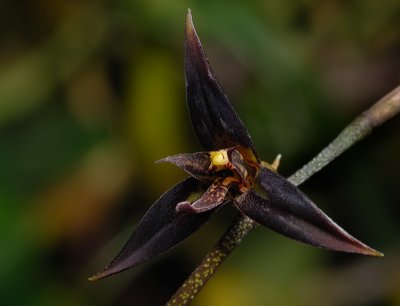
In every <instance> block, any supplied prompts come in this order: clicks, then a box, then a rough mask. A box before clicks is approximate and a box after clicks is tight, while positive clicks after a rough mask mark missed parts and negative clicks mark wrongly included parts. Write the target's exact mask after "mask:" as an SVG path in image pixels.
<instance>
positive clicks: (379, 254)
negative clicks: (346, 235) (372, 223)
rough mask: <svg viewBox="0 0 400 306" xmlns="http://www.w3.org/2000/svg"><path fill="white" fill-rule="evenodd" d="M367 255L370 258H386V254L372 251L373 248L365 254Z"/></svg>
mask: <svg viewBox="0 0 400 306" xmlns="http://www.w3.org/2000/svg"><path fill="white" fill-rule="evenodd" d="M365 255H368V256H375V257H384V256H385V254H383V253H381V252H379V251H377V250H374V249H372V248H368V250H367V252H366V253H365Z"/></svg>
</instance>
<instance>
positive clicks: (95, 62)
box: [0, 0, 400, 306]
mask: <svg viewBox="0 0 400 306" xmlns="http://www.w3.org/2000/svg"><path fill="white" fill-rule="evenodd" d="M187 7H190V8H191V9H192V12H193V16H194V21H195V24H196V27H197V31H198V33H199V35H200V37H201V39H202V42H203V45H204V47H205V50H206V52H207V54H208V57H209V59H210V62H211V64H212V65H213V66H214V70H215V72H216V74H217V76H218V78H219V80H220V82H221V84H222V86H223V87H224V88H225V90H226V92H227V93H228V94H229V96H230V98H231V100H232V102H233V103H234V105H235V107H236V109H237V111H238V113H239V114H240V116H241V117H242V119H243V121H244V122H245V124H246V126H247V127H248V129H249V131H250V133H251V134H252V136H253V140H254V142H255V144H256V146H257V148H258V151H259V154H260V156H262V157H263V158H264V159H265V160H269V161H271V160H272V159H273V158H274V157H275V155H276V154H278V153H282V154H283V160H282V165H281V168H280V171H281V173H282V174H284V175H286V176H288V175H290V174H291V173H293V172H294V171H295V170H297V169H298V168H299V167H300V166H301V165H303V164H304V163H305V162H307V161H308V160H309V159H310V158H311V157H312V156H314V155H315V154H316V153H317V152H318V151H319V150H320V149H322V148H323V147H324V146H325V145H327V144H328V143H329V141H331V140H332V139H333V138H334V137H335V136H336V135H337V134H338V133H339V131H341V129H342V128H343V127H344V126H345V125H346V124H347V123H349V122H350V121H351V120H352V119H353V118H354V117H355V116H356V115H357V114H359V113H360V112H362V111H363V110H365V109H366V108H367V107H368V106H370V105H372V103H373V102H374V101H376V100H377V99H378V98H380V97H381V96H383V95H384V94H386V93H387V92H388V91H389V90H391V89H392V88H394V87H395V86H396V85H398V84H399V81H400V2H399V1H397V0H393V1H389V0H385V1H375V0H368V1H366V0H358V1H335V0H328V1H313V0H308V1H289V0H284V1H266V0H263V1H261V0H259V1H240V2H239V1H237V2H234V1H215V0H214V1H204V0H202V1H163V0H149V1H136V0H116V1H105V0H104V1H78V0H68V1H50V0H36V1H34V0H26V1H11V0H6V1H1V3H0V16H1V18H0V46H1V47H0V241H1V247H0V262H1V265H0V304H1V305H40V306H47V305H59V306H64V305H68V306H80V305H96V306H102V305H163V303H164V302H165V301H166V300H167V299H168V298H169V297H170V296H171V294H172V293H173V292H174V291H175V290H176V289H177V288H178V286H179V285H180V283H181V282H182V281H183V280H184V279H185V278H186V277H187V276H188V275H189V274H190V272H191V271H192V270H193V269H194V268H195V266H196V264H197V263H198V262H199V261H200V260H201V258H202V256H203V255H204V254H205V253H206V252H207V251H208V250H209V249H210V247H211V246H212V245H213V244H214V243H215V242H216V241H217V239H218V238H219V236H220V235H221V234H222V233H223V232H224V230H225V228H226V227H227V226H228V224H229V223H230V222H231V220H232V217H233V215H234V211H233V209H230V208H228V207H227V208H224V209H223V210H221V211H220V212H219V213H218V214H217V216H215V218H213V219H212V220H211V221H210V222H209V223H208V224H207V225H206V226H205V227H204V228H202V229H201V230H200V231H199V232H197V233H196V234H195V235H193V236H192V237H191V238H190V239H188V240H187V241H185V242H184V243H182V244H180V245H179V246H178V247H176V248H175V249H173V250H171V251H169V252H167V253H165V254H164V255H162V256H160V257H158V258H157V259H155V260H153V261H151V262H149V263H147V264H144V265H142V266H140V267H138V268H136V269H134V270H131V271H128V272H125V273H123V274H120V275H118V276H114V277H111V278H109V279H106V280H103V281H99V282H96V283H89V282H88V281H87V277H88V276H89V275H91V274H93V273H95V272H97V271H99V270H101V269H102V268H103V267H104V266H105V265H106V264H108V263H109V261H110V260H111V259H112V258H113V257H114V256H115V255H116V254H117V252H118V251H119V250H120V248H121V247H122V246H123V244H124V243H125V241H126V240H127V239H128V237H129V235H130V233H131V232H132V231H133V228H134V226H135V224H136V223H137V222H138V221H139V219H140V218H141V216H142V215H143V214H144V212H145V211H146V210H147V209H148V208H149V206H150V205H151V204H152V203H153V202H154V201H155V200H156V199H157V198H158V196H159V195H160V194H162V193H163V192H164V191H165V190H166V189H167V188H169V187H170V186H172V185H173V184H175V183H176V182H177V181H179V180H180V179H182V178H183V177H185V174H184V173H183V172H182V171H180V170H179V169H175V168H174V167H172V166H170V165H155V164H154V161H155V160H157V159H160V158H162V157H164V156H167V155H173V154H177V153H180V152H194V151H198V150H199V149H200V148H199V145H198V143H197V141H196V139H195V138H194V134H193V132H192V128H191V126H190V122H189V120H188V114H187V110H186V105H185V103H186V102H185V92H184V76H183V40H184V21H185V15H186V10H187ZM399 173H400V119H399V118H394V119H393V120H391V121H390V122H388V123H386V124H385V125H384V126H382V127H380V128H379V129H377V130H376V131H374V133H373V134H372V135H371V136H370V137H368V138H367V139H366V140H364V141H363V142H361V143H359V144H357V145H356V146H355V147H354V148H352V149H351V150H350V151H348V152H347V153H346V154H344V155H342V156H341V157H340V158H339V159H337V160H336V161H335V162H334V163H332V164H331V165H329V166H328V167H327V168H326V169H324V170H323V171H321V172H320V173H318V174H317V175H315V177H313V178H312V179H310V180H309V181H307V182H306V184H304V186H302V189H303V190H304V191H305V192H306V193H307V194H309V196H310V197H311V198H312V199H313V200H314V201H315V202H316V203H318V205H319V206H320V207H321V208H322V209H323V210H325V211H326V212H327V213H328V214H329V215H330V216H332V217H333V218H334V219H335V220H336V221H337V222H338V223H339V224H341V225H342V226H343V227H344V228H346V229H348V230H349V231H350V232H351V233H352V234H354V235H355V236H356V237H358V238H360V239H361V240H363V241H365V242H366V243H367V244H369V245H371V246H373V247H374V248H377V249H378V250H380V251H382V252H384V253H385V255H386V256H385V257H384V258H381V259H376V258H366V257H362V256H355V255H349V254H339V253H334V252H327V251H323V250H319V249H316V248H312V247H309V246H306V245H302V244H300V243H297V242H293V241H291V240H289V239H287V238H284V237H283V236H279V235H277V234H275V233H273V232H271V231H269V230H267V229H264V228H259V229H257V230H255V231H254V232H252V233H251V234H250V235H249V236H248V238H247V239H246V240H245V241H244V242H243V244H242V245H241V246H240V247H239V248H238V249H237V250H235V252H234V253H233V254H232V256H231V257H230V258H229V259H228V260H227V261H226V262H225V263H224V265H223V266H222V267H221V269H220V270H219V271H218V273H217V274H216V275H215V278H214V279H213V280H212V281H210V282H209V284H208V285H207V286H206V287H205V288H204V290H203V291H202V292H201V293H200V295H199V296H198V298H197V299H196V300H195V302H194V303H193V305H197V306H200V305H221V306H223V305H238V306H241V305H256V306H258V305H288V306H290V305H311V306H313V305H328V306H329V305H371V306H372V305H400V247H399V242H400V238H399V236H400V222H399V217H400V201H399V200H400V188H399V187H400V181H399Z"/></svg>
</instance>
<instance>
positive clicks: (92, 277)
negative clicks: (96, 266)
mask: <svg viewBox="0 0 400 306" xmlns="http://www.w3.org/2000/svg"><path fill="white" fill-rule="evenodd" d="M102 278H103V276H102V273H101V272H100V273H97V274H95V275H92V276H89V277H88V281H90V282H95V281H97V280H99V279H102Z"/></svg>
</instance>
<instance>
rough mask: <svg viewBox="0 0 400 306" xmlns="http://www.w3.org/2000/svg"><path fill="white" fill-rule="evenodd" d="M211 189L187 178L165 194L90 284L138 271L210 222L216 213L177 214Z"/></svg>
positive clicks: (210, 211) (212, 211)
mask: <svg viewBox="0 0 400 306" xmlns="http://www.w3.org/2000/svg"><path fill="white" fill-rule="evenodd" d="M207 188H208V186H207V185H206V186H203V185H202V183H200V182H199V181H197V180H196V179H194V178H188V179H186V180H184V181H182V182H181V183H179V184H177V185H175V186H174V187H173V188H171V189H170V190H169V191H167V192H166V193H164V195H162V196H161V197H160V198H159V199H158V200H157V201H156V202H155V203H154V205H153V206H152V207H151V208H150V209H149V210H148V212H147V213H146V215H145V216H144V217H143V219H142V220H141V221H140V223H139V225H138V226H137V228H136V230H135V232H134V233H133V235H132V236H131V237H130V238H129V240H128V242H127V243H126V245H125V246H124V248H123V249H122V251H121V252H120V253H119V254H118V255H117V257H116V258H115V259H114V260H113V261H112V262H111V263H110V265H108V266H107V267H106V268H105V269H104V270H103V271H102V272H100V273H98V274H96V275H94V276H92V277H90V278H89V280H97V279H101V278H104V277H107V276H110V275H112V274H116V273H119V272H122V271H124V270H126V269H129V268H132V267H135V266H137V265H139V264H141V263H143V262H145V261H148V260H150V259H151V258H153V257H155V256H157V255H159V254H160V253H162V252H164V251H166V250H168V249H170V248H172V247H173V246H175V245H176V244H178V243H179V242H181V241H182V240H184V239H185V238H187V237H188V236H190V235H191V234H192V233H193V232H195V231H196V230H197V229H199V228H200V227H201V226H202V225H203V224H204V223H206V222H207V221H208V219H209V218H210V217H211V215H212V214H213V213H214V211H215V210H209V211H207V212H205V213H202V214H187V213H178V212H177V211H176V209H175V207H176V205H177V204H178V203H179V202H182V201H185V200H190V199H191V198H196V197H197V198H198V197H199V196H198V195H199V194H202V193H203V192H204V191H205V190H206V189H207Z"/></svg>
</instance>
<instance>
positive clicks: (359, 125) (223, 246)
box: [167, 86, 400, 305]
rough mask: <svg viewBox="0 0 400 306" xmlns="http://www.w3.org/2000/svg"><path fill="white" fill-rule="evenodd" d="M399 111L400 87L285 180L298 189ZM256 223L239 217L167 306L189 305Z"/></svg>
mask: <svg viewBox="0 0 400 306" xmlns="http://www.w3.org/2000/svg"><path fill="white" fill-rule="evenodd" d="M398 112H400V86H397V87H396V88H395V89H394V90H392V91H391V92H390V93H389V94H387V95H386V96H384V97H383V98H382V99H380V100H379V101H378V102H376V103H375V104H374V105H372V106H371V107H370V108H369V109H368V110H366V111H365V112H363V113H362V114H361V115H359V116H358V117H357V118H356V119H355V120H353V121H352V122H351V123H350V124H349V125H348V126H347V127H345V129H344V130H343V131H342V132H341V133H340V134H339V135H338V136H337V137H336V138H335V139H334V140H333V141H332V142H331V143H330V144H329V145H328V146H327V147H325V148H324V149H323V150H322V151H321V152H320V153H319V154H318V155H317V156H316V157H314V158H313V159H312V160H311V161H310V162H308V163H307V164H306V165H304V166H303V167H302V168H301V169H300V170H298V171H296V172H295V173H294V174H293V175H292V176H290V177H289V178H288V180H289V181H290V182H291V183H292V184H294V185H295V186H298V185H300V184H302V183H303V182H305V181H306V180H307V179H309V178H310V177H311V176H312V175H314V174H315V173H317V172H318V171H320V170H321V169H322V168H324V167H325V166H326V165H328V164H329V163H330V162H331V161H333V160H334V159H335V158H336V157H338V156H339V155H341V154H342V153H343V152H344V151H346V150H347V149H348V148H350V147H351V146H352V145H354V144H355V143H357V142H358V141H360V140H361V139H363V138H364V137H366V136H367V135H368V134H370V133H371V132H372V130H373V129H374V128H375V127H377V126H379V125H381V124H382V123H384V122H385V121H386V120H388V119H390V118H392V117H393V116H394V115H396V114H397V113H398ZM257 226H258V224H257V223H256V222H254V221H253V220H251V219H250V218H249V217H246V216H243V215H240V214H238V216H237V218H236V219H235V220H234V222H233V223H232V224H231V226H230V227H229V228H228V230H227V231H226V232H225V233H224V234H223V236H222V237H221V239H220V240H219V241H218V242H217V243H216V244H215V245H214V247H213V248H212V249H211V251H210V252H209V253H208V254H207V255H206V256H205V257H204V259H203V260H202V262H201V263H200V264H199V265H198V266H197V268H196V269H195V270H194V271H193V272H192V274H191V275H190V276H189V277H188V279H187V280H186V281H185V282H184V283H183V284H182V286H181V287H180V288H179V289H178V290H177V291H176V293H175V294H174V295H173V296H172V297H171V299H170V300H169V301H168V302H167V305H187V304H189V303H190V302H191V301H192V300H193V299H194V298H195V296H196V295H197V294H198V293H199V291H200V290H201V289H202V288H203V287H204V285H205V284H206V283H207V281H209V280H210V279H211V277H212V276H213V274H214V273H215V271H216V270H217V268H218V267H219V266H220V265H221V264H222V262H223V261H224V260H225V259H226V258H227V257H228V256H229V254H230V253H231V252H232V251H233V250H234V249H235V248H236V247H237V246H238V245H239V244H240V243H241V242H242V240H243V238H244V237H246V235H247V234H248V233H249V232H250V231H251V230H252V229H254V228H256V227H257Z"/></svg>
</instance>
